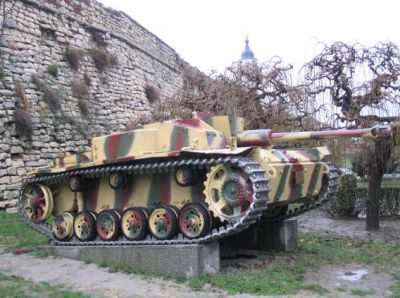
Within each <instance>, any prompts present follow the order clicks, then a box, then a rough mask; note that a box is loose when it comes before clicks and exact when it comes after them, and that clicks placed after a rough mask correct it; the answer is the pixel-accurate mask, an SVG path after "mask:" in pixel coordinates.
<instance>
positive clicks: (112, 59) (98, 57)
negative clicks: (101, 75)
mask: <svg viewBox="0 0 400 298" xmlns="http://www.w3.org/2000/svg"><path fill="white" fill-rule="evenodd" d="M90 56H91V57H92V59H93V62H94V66H95V67H96V68H97V70H98V71H100V72H103V71H105V70H106V69H107V68H110V67H113V66H116V65H118V63H119V62H118V57H117V56H116V55H114V54H111V53H108V52H106V51H105V50H103V49H101V48H98V47H92V49H91V50H90Z"/></svg>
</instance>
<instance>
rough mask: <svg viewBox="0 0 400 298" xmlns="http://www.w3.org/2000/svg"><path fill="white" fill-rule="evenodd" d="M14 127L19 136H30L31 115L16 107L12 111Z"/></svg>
mask: <svg viewBox="0 0 400 298" xmlns="http://www.w3.org/2000/svg"><path fill="white" fill-rule="evenodd" d="M14 121H15V129H16V131H17V134H18V135H20V136H26V137H27V138H29V139H30V138H31V137H32V126H33V122H32V117H31V115H30V114H29V112H27V111H25V110H24V109H21V108H16V109H15V112H14Z"/></svg>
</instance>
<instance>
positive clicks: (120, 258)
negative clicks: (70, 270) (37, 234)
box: [41, 242, 220, 278]
mask: <svg viewBox="0 0 400 298" xmlns="http://www.w3.org/2000/svg"><path fill="white" fill-rule="evenodd" d="M41 248H42V249H43V250H45V251H46V252H47V253H49V254H51V255H56V256H59V257H63V258H68V259H76V260H83V261H88V260H89V261H90V262H97V263H99V262H106V263H107V264H112V265H116V266H127V265H128V266H131V267H132V268H135V269H137V270H140V271H143V272H147V273H153V274H161V275H167V276H174V277H178V276H181V277H185V278H197V277H199V276H200V275H203V274H215V273H218V271H219V268H220V258H219V244H218V243H217V242H213V243H208V244H200V245H159V246H155V245H135V246H44V247H41Z"/></svg>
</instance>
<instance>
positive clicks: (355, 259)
mask: <svg viewBox="0 0 400 298" xmlns="http://www.w3.org/2000/svg"><path fill="white" fill-rule="evenodd" d="M349 263H357V264H365V265H368V266H371V267H372V268H374V270H375V271H377V272H387V273H390V274H392V275H393V277H394V279H395V281H396V283H395V285H394V286H393V287H392V288H391V291H392V292H393V297H399V298H400V245H392V244H383V243H378V242H371V241H351V240H347V239H346V240H343V239H334V238H331V237H327V236H310V235H302V236H301V238H300V247H299V249H297V250H296V251H295V252H292V253H279V254H276V255H274V256H271V257H270V259H269V260H268V262H267V265H265V266H264V267H263V268H262V269H258V270H230V269H229V268H228V269H227V270H223V272H221V273H219V274H217V275H207V276H202V277H200V278H198V279H193V280H191V281H189V285H190V286H191V287H192V288H195V289H202V288H203V287H204V286H205V285H206V284H210V285H213V286H216V287H218V288H222V289H225V290H227V291H228V292H229V293H230V294H237V293H250V294H258V295H288V294H295V293H296V292H298V291H299V290H311V291H313V292H316V293H319V294H321V295H324V294H325V295H328V296H329V291H328V290H326V289H324V288H322V287H321V286H319V285H318V284H305V282H304V281H305V275H306V273H307V272H309V271H311V270H318V269H319V268H321V267H322V266H325V265H345V264H349ZM367 294H371V293H362V291H355V292H354V293H352V295H357V296H361V295H362V296H365V295H367Z"/></svg>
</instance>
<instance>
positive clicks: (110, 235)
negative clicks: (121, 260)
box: [96, 210, 120, 241]
mask: <svg viewBox="0 0 400 298" xmlns="http://www.w3.org/2000/svg"><path fill="white" fill-rule="evenodd" d="M119 229H120V218H119V216H118V214H117V213H116V211H115V210H103V211H101V212H100V213H99V215H98V216H97V219H96V231H97V235H98V236H99V237H100V239H101V240H104V241H112V240H115V239H117V238H118V236H119Z"/></svg>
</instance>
